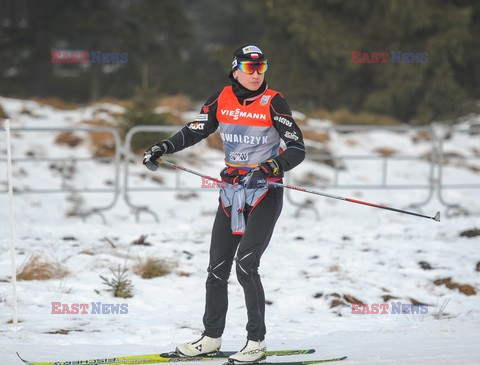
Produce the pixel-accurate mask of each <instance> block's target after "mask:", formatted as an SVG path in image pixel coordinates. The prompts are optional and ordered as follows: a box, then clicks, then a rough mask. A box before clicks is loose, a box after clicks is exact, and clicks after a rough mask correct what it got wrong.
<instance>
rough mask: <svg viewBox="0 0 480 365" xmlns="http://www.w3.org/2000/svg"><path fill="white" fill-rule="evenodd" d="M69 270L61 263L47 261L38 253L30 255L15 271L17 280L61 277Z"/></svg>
mask: <svg viewBox="0 0 480 365" xmlns="http://www.w3.org/2000/svg"><path fill="white" fill-rule="evenodd" d="M68 274H69V271H68V270H67V269H66V268H65V267H63V265H62V264H60V263H59V262H55V261H49V260H47V259H45V258H43V257H41V256H40V255H32V256H30V257H29V258H27V260H26V262H25V263H24V264H23V266H22V267H21V269H20V271H19V272H18V273H17V280H50V279H62V278H64V277H66V276H67V275H68Z"/></svg>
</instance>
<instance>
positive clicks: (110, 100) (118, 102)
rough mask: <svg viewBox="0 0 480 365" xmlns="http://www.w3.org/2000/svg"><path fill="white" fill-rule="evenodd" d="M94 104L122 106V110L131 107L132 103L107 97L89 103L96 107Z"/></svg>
mask: <svg viewBox="0 0 480 365" xmlns="http://www.w3.org/2000/svg"><path fill="white" fill-rule="evenodd" d="M96 104H114V105H120V106H123V107H124V108H130V107H131V106H132V101H131V100H129V99H116V98H112V97H108V96H107V97H103V98H100V99H98V100H95V101H92V102H90V103H89V105H96Z"/></svg>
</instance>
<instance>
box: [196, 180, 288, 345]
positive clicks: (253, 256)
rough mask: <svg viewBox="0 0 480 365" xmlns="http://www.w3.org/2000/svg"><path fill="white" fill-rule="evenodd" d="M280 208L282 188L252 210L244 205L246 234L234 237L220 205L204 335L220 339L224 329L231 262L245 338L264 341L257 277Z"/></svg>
mask: <svg viewBox="0 0 480 365" xmlns="http://www.w3.org/2000/svg"><path fill="white" fill-rule="evenodd" d="M282 205H283V188H278V187H275V188H270V189H269V191H268V193H267V194H266V195H265V197H264V198H263V199H262V200H261V201H260V203H258V204H257V206H256V207H255V208H254V209H253V211H252V207H250V206H248V205H246V206H245V208H246V210H245V212H244V216H245V221H246V228H245V232H244V234H243V236H242V235H233V234H232V229H231V226H230V218H229V215H230V210H229V209H230V208H227V210H226V212H227V214H228V216H227V214H225V211H224V209H223V208H222V206H221V204H220V206H219V208H218V211H217V215H216V217H215V222H214V224H213V229H212V239H211V244H210V263H209V266H208V277H207V282H206V290H207V293H206V304H205V314H204V316H203V324H204V326H205V331H204V335H206V336H209V337H220V336H222V334H223V330H224V329H225V318H226V315H227V308H228V293H227V291H228V285H227V284H228V278H229V276H230V271H231V269H232V264H233V261H234V260H235V262H236V273H237V278H238V281H239V283H240V285H241V286H242V287H243V291H244V295H245V304H246V307H247V317H248V322H247V326H246V329H247V339H249V340H253V341H261V340H263V339H264V338H265V333H266V328H265V294H264V291H263V286H262V282H261V281H260V276H259V274H258V267H259V265H260V258H261V256H262V254H263V252H264V251H265V249H266V248H267V246H268V243H269V242H270V238H271V237H272V233H273V229H274V227H275V223H276V222H277V219H278V217H279V216H280V212H281V211H282Z"/></svg>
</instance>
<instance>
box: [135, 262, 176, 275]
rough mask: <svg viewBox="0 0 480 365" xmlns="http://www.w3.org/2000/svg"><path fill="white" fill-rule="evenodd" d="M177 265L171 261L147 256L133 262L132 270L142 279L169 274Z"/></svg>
mask: <svg viewBox="0 0 480 365" xmlns="http://www.w3.org/2000/svg"><path fill="white" fill-rule="evenodd" d="M177 266H178V265H177V263H175V262H173V261H168V260H164V259H156V258H147V259H145V260H142V261H140V262H138V263H137V264H135V266H134V267H133V272H134V273H135V274H137V275H139V276H141V277H142V278H144V279H152V278H156V277H159V276H166V275H169V274H171V273H172V271H173V270H174V269H175V268H176V267H177Z"/></svg>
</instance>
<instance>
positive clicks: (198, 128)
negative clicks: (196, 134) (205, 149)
mask: <svg viewBox="0 0 480 365" xmlns="http://www.w3.org/2000/svg"><path fill="white" fill-rule="evenodd" d="M188 128H189V129H191V130H193V131H203V128H205V123H200V122H195V123H190V124H189V125H188Z"/></svg>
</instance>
